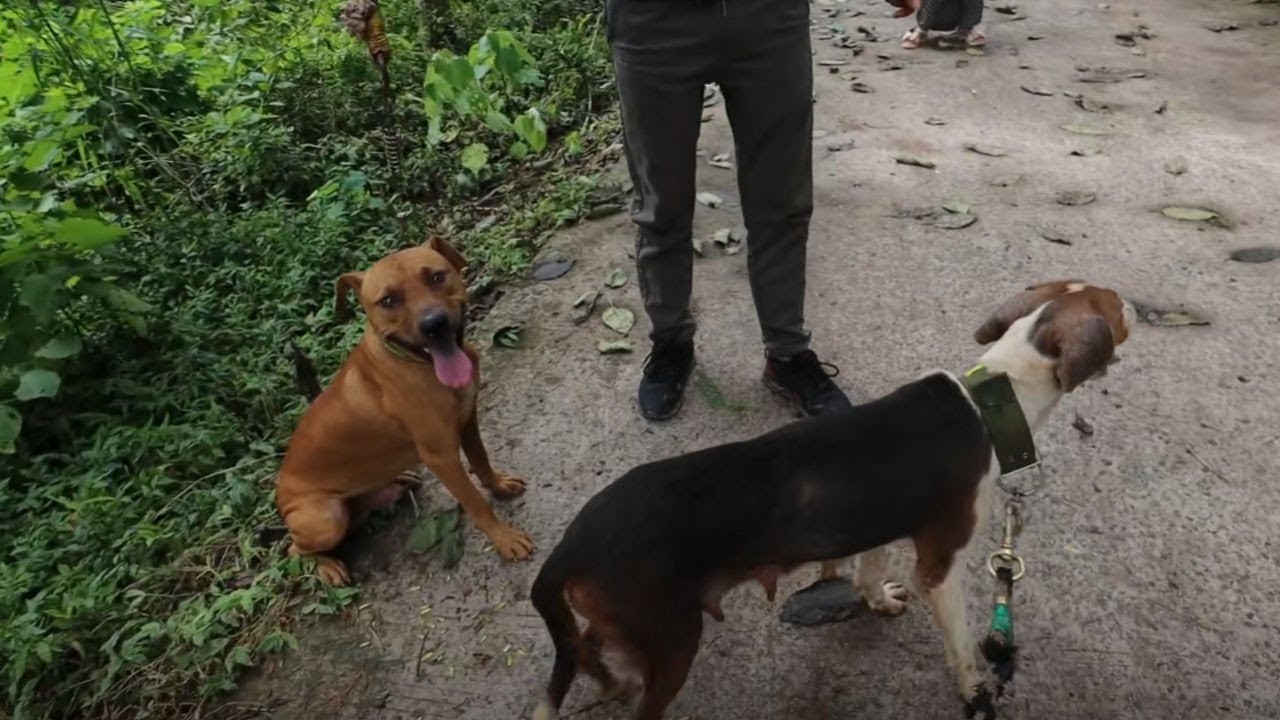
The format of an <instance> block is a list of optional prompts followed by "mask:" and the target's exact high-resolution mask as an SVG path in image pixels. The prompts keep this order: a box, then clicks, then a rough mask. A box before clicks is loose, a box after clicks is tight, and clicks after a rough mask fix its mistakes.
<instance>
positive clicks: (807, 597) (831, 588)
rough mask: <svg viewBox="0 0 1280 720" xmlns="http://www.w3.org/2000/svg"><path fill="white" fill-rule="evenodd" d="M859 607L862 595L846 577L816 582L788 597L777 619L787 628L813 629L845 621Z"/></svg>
mask: <svg viewBox="0 0 1280 720" xmlns="http://www.w3.org/2000/svg"><path fill="white" fill-rule="evenodd" d="M861 606H862V596H861V595H859V594H858V591H857V590H854V588H853V583H851V582H849V580H848V579H847V578H845V579H841V578H833V579H831V580H819V581H818V582H816V583H814V584H812V585H810V586H809V587H806V588H804V589H802V590H799V591H797V592H796V594H794V595H792V596H791V597H789V598H787V602H786V603H785V604H784V605H783V606H782V612H781V613H779V614H778V618H779V619H780V620H782V622H784V623H788V624H790V625H800V626H803V627H812V626H815V625H829V624H831V623H838V622H842V621H844V620H848V619H849V618H851V617H853V616H854V614H855V613H857V611H858V608H859V607H861Z"/></svg>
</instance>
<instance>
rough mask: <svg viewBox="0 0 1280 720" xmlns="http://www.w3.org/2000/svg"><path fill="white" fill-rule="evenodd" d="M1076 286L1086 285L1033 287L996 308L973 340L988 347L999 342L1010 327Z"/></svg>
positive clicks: (1077, 282)
mask: <svg viewBox="0 0 1280 720" xmlns="http://www.w3.org/2000/svg"><path fill="white" fill-rule="evenodd" d="M1074 285H1084V281H1083V280H1055V281H1053V282H1047V283H1041V284H1039V285H1032V286H1031V287H1029V288H1027V289H1026V290H1023V291H1022V292H1020V293H1018V294H1017V295H1015V296H1014V297H1013V298H1012V299H1011V300H1009V301H1008V302H1006V303H1005V304H1003V305H1001V306H1000V307H998V308H996V311H995V312H994V313H992V314H991V317H989V318H987V321H986V322H984V323H982V326H981V327H979V328H978V330H977V332H975V333H974V334H973V339H974V340H977V341H978V344H979V345H986V344H988V343H993V342H995V341H996V340H999V339H1000V338H1002V337H1004V334H1005V333H1006V332H1008V330H1009V326H1010V325H1012V324H1014V323H1015V322H1017V320H1018V319H1019V318H1022V317H1026V316H1027V315H1030V314H1031V313H1033V312H1035V309H1036V308H1038V307H1040V306H1041V305H1043V304H1045V303H1047V302H1049V301H1050V300H1053V299H1054V298H1056V297H1058V296H1059V295H1062V294H1064V293H1066V292H1068V291H1069V290H1070V288H1071V287H1072V286H1074Z"/></svg>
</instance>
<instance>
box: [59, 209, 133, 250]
mask: <svg viewBox="0 0 1280 720" xmlns="http://www.w3.org/2000/svg"><path fill="white" fill-rule="evenodd" d="M124 234H125V231H124V228H122V227H119V226H117V225H108V224H107V223H104V222H102V221H101V220H94V219H93V218H75V217H73V218H66V219H64V220H61V221H59V222H58V224H57V225H56V226H55V227H54V230H53V239H54V240H57V241H58V242H60V243H65V244H67V245H75V246H76V247H79V248H83V249H85V250H93V249H95V248H99V247H102V246H103V245H110V244H111V243H113V242H115V241H117V240H119V239H120V238H122V237H124Z"/></svg>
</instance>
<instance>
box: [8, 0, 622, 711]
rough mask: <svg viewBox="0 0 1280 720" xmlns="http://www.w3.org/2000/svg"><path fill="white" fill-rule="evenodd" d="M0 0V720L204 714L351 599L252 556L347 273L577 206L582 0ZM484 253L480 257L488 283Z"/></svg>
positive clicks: (585, 55)
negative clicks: (374, 1)
mask: <svg viewBox="0 0 1280 720" xmlns="http://www.w3.org/2000/svg"><path fill="white" fill-rule="evenodd" d="M341 8H342V5H341V3H340V2H334V1H333V0H326V1H323V2H317V1H315V0H307V1H303V0H165V1H163V2H162V1H161V0H130V1H128V2H116V1H112V0H85V1H84V2H76V3H55V2H49V1H40V0H17V1H16V2H14V3H6V4H5V6H4V9H0V206H2V207H0V507H3V508H4V510H3V512H0V658H3V659H4V660H3V663H0V716H12V717H17V718H32V717H48V716H52V717H67V716H93V717H140V716H144V715H148V716H172V715H176V714H178V713H183V714H187V713H189V712H191V711H192V710H194V709H196V708H197V707H198V706H199V705H200V704H201V703H209V702H216V700H211V698H215V697H216V695H217V694H218V693H219V692H222V691H225V690H227V689H229V688H231V687H233V683H234V681H235V678H236V676H237V674H238V672H239V671H240V670H242V669H243V668H245V667H247V666H251V665H253V664H255V663H256V662H258V661H259V660H260V659H261V658H262V657H263V656H264V654H266V653H270V652H273V651H276V650H279V649H281V648H284V647H286V646H288V645H290V644H291V643H292V642H293V639H292V636H291V635H290V634H289V632H288V627H289V623H290V622H291V621H292V620H293V619H295V618H297V617H299V616H306V615H312V614H323V613H332V612H336V611H337V610H338V609H340V608H341V607H342V606H343V605H344V604H345V603H347V602H348V601H349V600H350V598H351V596H352V594H353V592H354V591H351V590H341V591H333V590H324V589H322V588H318V587H315V586H314V585H313V584H312V583H311V582H310V581H308V580H306V579H305V578H304V574H303V568H301V567H300V566H299V564H298V563H297V562H295V561H290V560H286V559H284V558H283V557H282V556H281V552H280V548H279V547H274V548H262V547H260V546H259V543H258V542H257V541H256V539H255V532H254V530H255V528H256V527H258V526H259V525H263V524H275V523H277V522H278V520H277V519H276V516H275V509H274V506H273V504H272V496H271V489H272V478H273V473H274V470H275V467H276V464H277V462H278V458H279V455H280V453H281V452H282V450H283V447H284V443H285V442H286V440H287V438H288V434H289V432H290V430H291V429H292V427H293V424H294V423H295V422H296V420H297V417H298V414H299V413H300V411H301V410H302V409H303V407H305V399H304V398H303V396H302V394H301V393H300V392H299V391H298V390H297V388H296V387H295V381H294V370H293V365H292V362H291V352H292V350H291V346H292V345H294V344H296V345H297V346H298V347H300V348H301V349H302V350H303V351H304V352H305V353H307V354H308V355H309V356H311V357H312V358H314V359H315V361H316V364H317V365H318V366H319V368H320V369H321V371H322V372H323V373H326V374H327V373H329V372H332V371H333V370H335V369H336V368H337V365H338V362H339V361H340V359H341V357H342V356H343V354H344V353H345V351H346V350H347V349H349V347H350V345H351V341H352V340H353V339H354V336H355V334H356V333H357V332H358V328H357V327H356V324H355V323H353V324H351V325H349V326H339V325H337V324H336V323H335V322H334V321H333V316H332V311H331V305H332V294H333V281H334V278H335V276H336V275H337V274H338V273H339V272H341V271H344V270H348V269H352V268H358V267H362V266H364V265H366V264H367V263H369V262H370V261H371V260H372V259H374V258H376V257H378V256H380V255H382V254H384V253H385V252H387V251H388V250H390V249H393V248H395V247H400V246H404V245H406V244H408V243H410V242H413V241H417V240H421V239H423V238H425V236H426V233H427V232H428V231H436V232H440V233H442V234H445V235H447V236H449V237H450V238H451V239H453V240H455V241H456V242H457V243H458V244H459V245H460V246H461V247H462V248H463V250H464V252H465V253H466V254H467V255H468V257H469V259H470V260H471V261H472V263H473V264H474V265H476V266H478V267H479V269H480V271H481V274H483V276H484V277H485V278H486V279H487V278H491V277H497V278H500V277H502V276H504V275H506V274H509V273H512V272H515V271H519V270H521V269H523V267H524V266H525V265H526V264H527V262H528V259H529V257H530V256H531V253H532V251H533V250H534V249H536V246H537V242H538V241H539V240H540V239H541V238H543V237H545V236H546V234H547V233H548V232H549V231H550V230H552V229H554V228H555V227H557V226H560V225H563V224H565V223H568V222H572V221H574V220H576V219H577V218H578V217H580V215H581V214H582V212H583V210H584V205H585V203H586V198H587V196H588V193H589V192H590V190H591V189H592V187H591V182H590V181H589V180H586V179H584V178H583V173H584V172H585V170H586V169H585V168H582V167H580V166H579V167H575V163H576V162H577V160H576V158H577V157H579V156H581V157H586V156H588V155H590V154H592V153H591V151H592V150H593V148H595V147H596V146H597V144H598V143H599V142H600V141H601V140H602V139H603V138H605V136H606V135H607V134H608V131H609V130H610V121H609V120H608V119H607V117H606V116H607V114H608V112H609V109H610V105H611V100H610V95H611V92H610V87H609V72H608V64H607V60H606V58H607V53H606V49H605V46H604V39H603V36H602V31H601V29H600V27H599V17H598V4H597V3H596V2H593V1H592V0H546V1H544V2H537V1H536V0H467V1H465V2H464V1H463V0H422V1H421V2H419V1H418V0H384V2H383V7H382V14H383V17H384V19H385V22H386V27H387V30H388V31H389V40H390V43H391V48H392V53H391V58H390V63H389V66H388V71H389V78H390V83H391V88H392V94H393V95H394V98H395V101H394V106H393V107H394V110H393V115H391V116H388V115H387V114H386V113H385V112H384V107H386V106H385V105H384V102H383V97H382V95H381V87H382V85H381V80H380V77H379V74H378V72H377V69H376V68H375V66H374V65H373V64H372V63H371V62H370V59H369V53H368V50H367V49H366V48H365V46H364V45H363V44H362V43H360V42H359V41H357V40H355V39H353V38H352V37H351V36H350V35H348V34H347V33H346V31H345V30H344V29H343V27H342V25H341V23H340V22H339V21H338V16H339V12H340V11H341ZM480 278H481V275H480V274H478V275H477V276H476V278H475V279H476V280H477V282H479V280H480Z"/></svg>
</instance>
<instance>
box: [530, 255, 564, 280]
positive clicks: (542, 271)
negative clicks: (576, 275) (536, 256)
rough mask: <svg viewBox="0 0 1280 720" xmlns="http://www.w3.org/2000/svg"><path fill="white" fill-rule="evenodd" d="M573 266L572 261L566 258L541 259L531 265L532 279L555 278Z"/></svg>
mask: <svg viewBox="0 0 1280 720" xmlns="http://www.w3.org/2000/svg"><path fill="white" fill-rule="evenodd" d="M572 267H573V261H572V260H569V259H566V258H554V259H550V260H543V261H542V262H539V263H537V264H536V265H534V266H533V279H534V280H539V281H545V280H555V279H556V278H558V277H562V276H563V275H564V274H565V273H567V272H569V270H570V269H571V268H572Z"/></svg>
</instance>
